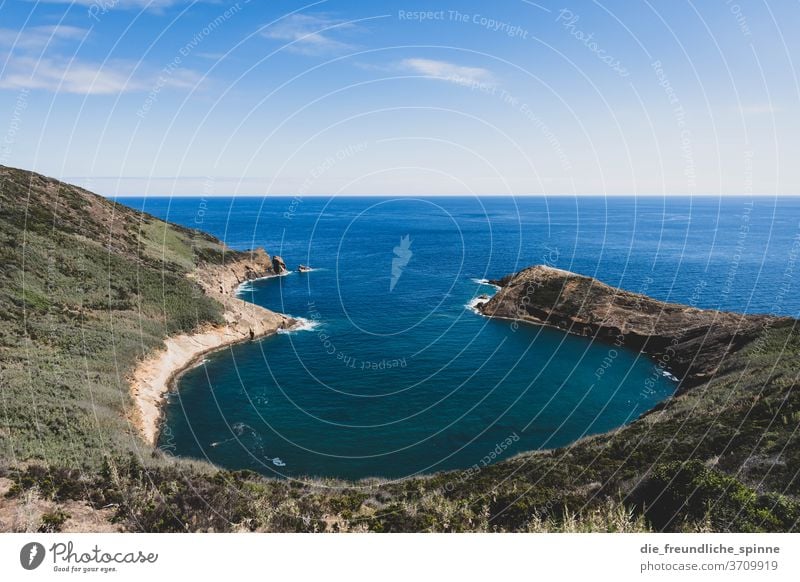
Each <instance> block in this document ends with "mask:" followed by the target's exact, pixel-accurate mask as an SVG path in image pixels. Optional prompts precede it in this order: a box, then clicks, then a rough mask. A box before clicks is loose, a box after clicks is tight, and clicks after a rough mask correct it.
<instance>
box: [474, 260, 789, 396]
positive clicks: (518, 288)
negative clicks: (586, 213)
mask: <svg viewBox="0 0 800 582" xmlns="http://www.w3.org/2000/svg"><path fill="white" fill-rule="evenodd" d="M494 283H496V284H497V285H499V286H500V290H499V291H498V292H497V294H495V296H494V297H492V298H491V299H490V300H488V301H487V302H486V303H482V304H480V305H478V309H479V310H480V311H481V312H482V313H483V314H484V315H487V316H489V317H499V318H504V319H511V320H517V321H523V322H527V323H533V324H540V325H549V326H553V327H557V328H559V329H562V330H564V331H567V332H570V333H573V334H577V335H582V336H587V337H591V338H596V339H598V340H602V341H605V342H611V343H615V344H616V345H621V346H624V347H627V348H630V349H633V350H636V351H641V352H644V353H646V354H648V355H649V356H651V357H652V358H654V359H655V360H656V361H657V362H658V363H659V365H661V366H662V367H664V368H665V369H666V370H668V371H670V372H671V373H672V374H673V375H674V376H676V377H677V378H678V379H679V380H681V389H686V388H689V387H691V386H695V385H697V384H699V383H701V382H704V381H706V380H707V379H709V378H710V377H712V376H713V375H714V374H715V372H716V371H717V369H718V368H719V365H720V363H721V362H722V361H723V360H724V359H725V358H726V357H727V356H729V355H730V354H732V353H734V352H736V351H738V350H739V349H741V348H742V347H743V346H745V345H747V344H748V343H750V342H751V341H753V340H754V339H755V338H757V337H758V336H759V335H760V334H761V333H762V332H763V331H764V330H765V328H767V327H768V326H771V325H776V324H777V325H783V324H785V323H788V322H790V321H791V320H789V319H786V318H783V319H780V318H772V317H768V316H763V315H741V314H737V313H727V312H723V311H715V310H704V309H696V308H693V307H688V306H686V305H678V304H674V303H664V302H662V301H658V300H656V299H652V298H650V297H647V296H646V295H640V294H637V293H631V292H628V291H623V290H621V289H617V288H614V287H610V286H609V285H606V284H605V283H601V282H600V281H598V280H596V279H593V278H591V277H585V276H582V275H578V274H575V273H570V272H568V271H563V270H561V269H555V268H552V267H548V266H543V265H539V266H534V267H529V268H527V269H524V270H522V271H520V272H519V273H515V274H513V275H508V276H506V277H504V278H503V279H500V280H499V281H494Z"/></svg>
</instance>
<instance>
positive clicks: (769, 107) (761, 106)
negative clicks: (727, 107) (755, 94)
mask: <svg viewBox="0 0 800 582" xmlns="http://www.w3.org/2000/svg"><path fill="white" fill-rule="evenodd" d="M734 110H735V111H736V112H737V113H741V114H742V115H772V114H774V113H777V112H778V111H780V108H779V107H776V106H775V105H773V104H772V103H753V104H751V105H742V106H741V107H735V108H734Z"/></svg>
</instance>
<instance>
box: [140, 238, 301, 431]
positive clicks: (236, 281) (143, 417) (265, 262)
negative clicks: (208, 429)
mask: <svg viewBox="0 0 800 582" xmlns="http://www.w3.org/2000/svg"><path fill="white" fill-rule="evenodd" d="M271 274H272V271H271V263H270V261H269V256H267V255H266V253H264V252H263V251H259V252H256V253H254V254H253V255H252V256H251V257H250V258H249V259H248V260H241V261H236V262H233V263H227V264H225V265H224V266H210V267H204V268H202V269H198V270H197V271H195V272H194V273H192V274H191V275H190V277H191V278H193V279H194V280H196V281H197V282H198V283H199V284H200V285H201V287H203V289H204V290H205V292H206V293H207V294H208V295H209V296H211V297H213V298H214V299H217V300H218V301H220V302H221V303H222V305H223V306H224V308H225V310H224V318H225V324H223V325H216V326H212V325H209V326H206V327H204V328H202V329H199V330H198V331H197V332H195V333H192V334H181V335H176V336H172V337H169V338H167V339H166V340H165V342H164V344H165V345H164V348H163V349H161V350H159V351H158V352H156V353H153V354H152V355H150V356H149V357H147V358H146V359H144V360H142V361H141V362H139V364H138V365H137V367H136V369H135V370H134V372H133V374H132V376H131V381H130V387H131V395H132V396H133V400H134V403H135V406H136V414H135V422H136V424H137V427H138V429H139V430H140V432H141V433H142V436H143V437H144V439H145V440H146V441H147V442H148V443H150V444H151V445H155V443H156V440H157V438H158V433H159V428H160V423H161V414H162V410H161V408H162V404H163V403H164V398H165V395H166V393H167V391H168V390H169V387H170V385H171V383H172V382H173V380H174V379H175V378H176V377H177V376H179V375H180V374H181V373H182V372H183V371H185V370H186V369H188V368H190V367H191V366H192V365H194V363H195V362H197V361H198V360H199V359H200V358H202V357H203V356H204V355H206V354H208V353H209V352H213V351H215V350H219V349H221V348H225V347H227V346H230V345H232V344H235V343H238V342H243V341H249V340H250V339H255V338H259V337H264V336H267V335H271V334H273V333H276V332H277V331H278V330H279V329H285V328H288V327H291V326H292V325H293V324H294V323H295V322H294V320H293V319H291V318H290V317H288V316H286V315H282V314H279V313H275V312H273V311H270V310H268V309H264V308H263V307H259V306H258V305H254V304H252V303H248V302H246V301H242V300H241V299H239V298H237V297H236V296H235V294H236V288H237V287H238V286H239V285H240V284H241V283H244V282H245V281H248V280H251V279H256V278H259V277H264V276H269V275H271Z"/></svg>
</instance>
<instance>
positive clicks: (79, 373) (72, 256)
mask: <svg viewBox="0 0 800 582" xmlns="http://www.w3.org/2000/svg"><path fill="white" fill-rule="evenodd" d="M222 250H223V249H222V246H221V245H220V244H219V243H218V242H216V241H214V240H213V239H212V238H210V237H208V236H207V235H204V234H201V233H195V232H193V231H189V230H187V229H182V228H178V227H175V226H172V225H168V224H166V223H164V222H162V221H160V220H157V219H155V218H153V217H150V216H147V215H144V214H141V213H136V212H134V211H132V210H129V209H126V208H124V207H121V206H119V205H116V204H114V203H112V202H109V201H107V200H105V199H102V198H100V197H98V196H96V195H94V194H91V193H89V192H86V191H84V190H81V189H80V188H76V187H73V186H68V185H64V184H61V183H58V182H56V181H54V180H49V179H47V178H44V177H42V176H39V175H36V174H32V173H29V172H23V171H19V170H11V169H8V168H3V167H0V255H1V256H0V260H1V261H2V265H3V268H2V271H1V272H0V321H2V325H0V383H1V384H0V385H2V400H0V406H1V407H2V408H1V409H0V419H2V420H1V421H0V422H2V424H0V459H3V460H6V461H14V460H26V461H27V460H31V459H39V460H42V461H47V462H50V461H59V462H62V463H66V464H68V465H73V466H80V465H87V466H99V465H100V463H101V462H102V459H103V457H104V454H105V453H108V452H112V453H116V452H120V451H126V450H133V449H135V448H137V447H139V446H141V443H140V442H138V438H137V437H136V436H135V435H134V433H133V431H132V430H131V427H130V426H129V424H128V422H127V420H126V414H127V413H128V412H129V410H130V401H129V395H128V385H127V382H126V378H125V377H126V375H127V374H128V373H129V372H130V370H131V369H132V367H133V365H134V363H135V362H136V360H137V359H138V358H139V357H140V356H141V355H142V354H143V353H145V352H146V351H148V350H151V349H153V348H155V347H156V346H158V345H160V343H161V341H162V339H163V338H164V337H165V335H167V334H169V333H173V332H176V331H179V330H189V329H192V328H193V327H194V326H196V325H197V324H199V323H203V322H208V321H218V320H219V318H220V316H221V311H220V307H219V305H218V304H217V303H216V302H214V301H212V300H210V299H208V298H206V297H204V296H203V295H202V293H201V292H200V291H199V289H198V288H197V287H196V285H195V284H194V283H191V282H189V281H188V280H186V278H185V274H186V272H187V271H189V270H190V269H192V268H193V266H194V263H195V261H196V260H197V257H198V256H202V257H205V258H209V259H212V258H214V257H215V256H218V255H220V254H221V252H222Z"/></svg>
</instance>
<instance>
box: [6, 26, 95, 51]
mask: <svg viewBox="0 0 800 582" xmlns="http://www.w3.org/2000/svg"><path fill="white" fill-rule="evenodd" d="M88 32H89V31H88V29H86V28H80V27H78V26H65V25H53V26H31V27H29V28H24V29H22V30H14V29H12V28H0V46H6V47H13V48H14V49H21V50H39V49H42V48H45V47H48V46H51V45H53V44H56V43H58V42H61V41H80V40H83V39H84V38H85V37H86V34H87V33H88Z"/></svg>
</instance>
